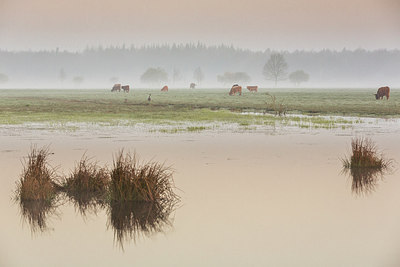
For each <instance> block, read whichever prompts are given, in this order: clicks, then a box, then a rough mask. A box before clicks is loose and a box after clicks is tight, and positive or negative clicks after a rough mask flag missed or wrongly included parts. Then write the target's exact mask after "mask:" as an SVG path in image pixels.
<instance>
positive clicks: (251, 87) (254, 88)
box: [246, 85, 258, 92]
mask: <svg viewBox="0 0 400 267" xmlns="http://www.w3.org/2000/svg"><path fill="white" fill-rule="evenodd" d="M246 88H247V89H248V90H249V91H250V92H258V86H257V85H254V86H250V85H249V86H247V87H246Z"/></svg>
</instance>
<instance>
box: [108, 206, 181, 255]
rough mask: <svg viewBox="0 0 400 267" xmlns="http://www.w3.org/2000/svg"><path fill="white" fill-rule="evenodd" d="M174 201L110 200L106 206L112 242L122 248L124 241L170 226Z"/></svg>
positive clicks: (160, 230)
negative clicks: (112, 235)
mask: <svg viewBox="0 0 400 267" xmlns="http://www.w3.org/2000/svg"><path fill="white" fill-rule="evenodd" d="M174 206H175V204H174V203H159V202H138V201H112V202H111V203H110V204H109V206H108V227H110V226H111V227H112V228H113V230H114V242H116V243H117V244H118V245H120V247H121V248H122V249H124V246H123V244H124V242H125V241H128V242H129V241H130V240H133V241H134V242H135V241H136V240H137V238H138V237H140V236H150V235H152V234H155V233H160V232H163V231H164V229H165V228H166V227H171V226H172V224H171V221H170V215H171V212H172V211H173V210H174Z"/></svg>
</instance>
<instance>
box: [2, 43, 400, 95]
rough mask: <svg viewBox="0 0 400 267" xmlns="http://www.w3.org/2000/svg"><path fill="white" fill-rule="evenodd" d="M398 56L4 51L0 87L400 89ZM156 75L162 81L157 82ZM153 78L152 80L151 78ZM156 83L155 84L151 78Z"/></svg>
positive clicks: (226, 50) (154, 49)
mask: <svg viewBox="0 0 400 267" xmlns="http://www.w3.org/2000/svg"><path fill="white" fill-rule="evenodd" d="M399 69H400V51H399V50H374V51H367V50H364V49H357V50H347V49H343V50H341V51H333V50H320V51H292V52H288V51H273V50H270V49H266V50H265V51H251V50H246V49H240V48H235V47H233V46H227V45H220V46H206V45H204V44H201V43H198V44H185V45H151V46H142V47H135V46H130V47H126V46H121V47H112V46H110V47H101V46H99V47H88V48H86V49H85V50H83V51H79V52H70V51H60V50H59V49H56V50H52V51H18V52H15V51H4V50H0V86H2V87H7V86H9V87H32V85H37V86H43V85H44V84H45V85H46V84H47V85H48V86H49V87H65V88H68V87H71V86H76V87H79V86H85V87H101V88H103V87H107V86H109V85H110V84H111V83H118V82H121V83H127V84H133V85H134V86H136V87H139V86H156V85H157V84H160V83H168V84H172V86H177V87H180V86H185V87H186V86H187V85H188V84H189V83H191V82H195V83H197V84H200V85H201V86H204V87H220V86H227V85H229V84H232V83H236V82H237V83H248V84H250V83H252V84H258V85H260V86H265V87H267V86H293V85H296V86H298V85H302V84H303V83H306V82H307V83H306V85H307V86H324V87H327V86H332V87H333V86H352V87H357V86H371V87H375V86H377V85H380V84H388V85H393V84H394V85H396V84H397V85H398V84H400V75H398V70H399ZM156 73H158V74H156ZM152 77H153V78H152ZM154 77H157V78H154Z"/></svg>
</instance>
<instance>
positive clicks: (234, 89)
mask: <svg viewBox="0 0 400 267" xmlns="http://www.w3.org/2000/svg"><path fill="white" fill-rule="evenodd" d="M236 93H239V95H242V87H241V86H239V85H237V84H234V85H233V86H232V88H231V91H230V92H229V95H236Z"/></svg>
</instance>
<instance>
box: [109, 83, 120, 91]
mask: <svg viewBox="0 0 400 267" xmlns="http://www.w3.org/2000/svg"><path fill="white" fill-rule="evenodd" d="M117 91H118V92H121V84H120V83H116V84H114V86H113V88H112V89H111V92H117Z"/></svg>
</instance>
